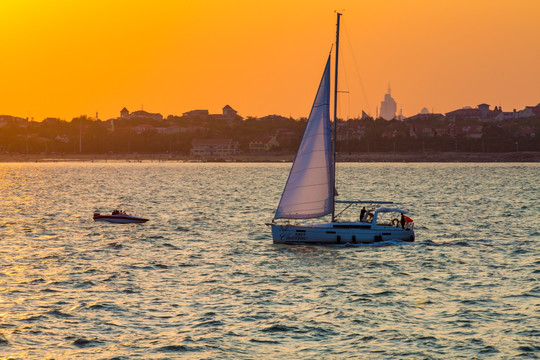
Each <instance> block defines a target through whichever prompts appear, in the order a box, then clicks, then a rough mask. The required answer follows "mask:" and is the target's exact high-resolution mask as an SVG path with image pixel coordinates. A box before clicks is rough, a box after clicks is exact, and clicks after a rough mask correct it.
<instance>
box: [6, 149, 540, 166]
mask: <svg viewBox="0 0 540 360" xmlns="http://www.w3.org/2000/svg"><path fill="white" fill-rule="evenodd" d="M293 159H294V154H283V153H279V154H277V153H271V154H268V153H266V154H242V155H234V156H228V157H214V156H207V157H191V156H185V155H174V154H68V155H61V154H53V155H51V154H48V155H47V154H41V155H37V154H30V155H26V154H0V163H17V162H38V163H41V162H78V161H79V162H193V163H197V162H268V163H272V162H292V161H293ZM338 161H339V162H405V163H416V162H472V163H487V162H540V152H526V151H523V152H509V153H461V152H442V153H428V152H426V153H351V154H349V153H347V154H340V155H339V156H338Z"/></svg>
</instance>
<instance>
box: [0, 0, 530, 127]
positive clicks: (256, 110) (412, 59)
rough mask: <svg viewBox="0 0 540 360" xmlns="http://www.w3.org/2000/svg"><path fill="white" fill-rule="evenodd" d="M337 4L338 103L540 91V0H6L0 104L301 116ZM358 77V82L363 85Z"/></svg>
mask: <svg viewBox="0 0 540 360" xmlns="http://www.w3.org/2000/svg"><path fill="white" fill-rule="evenodd" d="M336 9H339V10H343V12H344V17H343V19H342V20H343V28H342V31H343V32H342V34H343V36H342V38H341V40H342V47H341V49H342V53H341V54H342V59H343V66H342V75H344V76H343V77H341V80H340V81H341V85H342V86H340V88H341V90H347V91H349V93H348V94H346V95H343V96H342V97H341V100H340V115H341V116H342V117H349V116H350V117H354V116H357V115H359V114H361V112H362V110H365V111H366V112H368V113H370V114H372V115H375V112H376V107H377V106H380V102H381V100H382V99H383V96H384V93H385V91H386V89H387V87H388V83H390V84H391V87H392V95H393V97H394V98H395V100H396V101H397V103H398V108H399V107H402V108H403V113H404V114H405V115H413V114H416V113H418V112H419V111H420V110H421V109H422V108H423V107H427V108H428V109H429V110H434V111H435V112H448V111H451V110H454V109H457V108H460V107H463V106H467V105H468V106H476V105H478V104H480V103H482V102H486V103H488V104H491V105H492V106H495V105H502V107H503V110H507V111H511V110H512V109H513V108H517V109H521V108H523V107H524V106H526V105H536V104H537V103H539V102H540V41H539V40H538V36H539V35H540V21H539V19H540V1H538V0H452V1H446V0H444V1H433V0H407V1H405V0H343V1H341V0H335V1H328V0H257V1H245V0H244V1H240V0H227V1H218V0H206V1H205V0H176V1H167V0H153V1H149V0H147V1H140V0H115V1H111V0H92V1H84V2H83V1H73V0H17V1H2V2H0V46H1V49H2V52H1V53H0V79H1V84H0V114H8V115H14V116H20V117H25V118H26V117H28V118H34V119H35V120H37V121H41V120H43V119H44V118H46V117H59V118H61V119H65V120H71V119H72V118H73V117H76V116H79V115H82V114H86V115H88V116H91V117H95V113H96V112H99V117H100V118H101V119H108V118H111V117H117V116H119V111H120V109H122V107H124V106H126V107H127V108H128V109H129V110H130V111H134V110H139V109H141V107H144V110H146V111H149V112H160V113H161V114H163V115H164V116H167V115H169V114H174V115H181V114H182V113H183V112H186V111H189V110H193V109H208V110H210V112H211V113H218V112H221V108H222V107H223V106H224V105H226V104H229V105H231V106H232V107H233V108H235V109H236V110H237V111H238V112H239V113H240V115H242V116H244V117H246V116H264V115H269V114H280V115H284V116H293V117H295V118H297V117H301V116H307V115H308V114H309V110H310V107H311V103H312V101H313V98H314V96H315V91H316V88H317V85H318V82H319V80H320V77H321V74H322V70H323V66H324V64H325V60H326V56H327V54H328V52H329V50H330V46H331V43H332V42H333V41H334V37H335V14H334V10H336ZM361 84H363V86H361Z"/></svg>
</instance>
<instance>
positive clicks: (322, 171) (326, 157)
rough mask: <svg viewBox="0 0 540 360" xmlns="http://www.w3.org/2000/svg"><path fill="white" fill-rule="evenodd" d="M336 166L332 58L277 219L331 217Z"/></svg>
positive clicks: (316, 98) (312, 109) (307, 125)
mask: <svg viewBox="0 0 540 360" xmlns="http://www.w3.org/2000/svg"><path fill="white" fill-rule="evenodd" d="M333 166H334V165H333V161H332V142H331V127H330V57H328V61H327V62H326V67H325V70H324V74H323V77H322V79H321V83H320V85H319V89H318V90H317V96H316V97H315V101H314V103H313V107H312V108H311V113H310V115H309V119H308V121H307V124H306V128H305V130H304V135H303V136H302V141H301V143H300V146H299V148H298V152H297V153H296V157H295V159H294V163H293V165H292V168H291V172H290V174H289V178H288V179H287V184H286V185H285V189H284V190H283V194H282V195H281V200H280V202H279V206H278V208H277V210H276V215H275V218H276V219H279V218H286V219H311V218H316V217H321V216H324V215H328V214H330V213H331V212H332V205H333V204H332V203H333V200H334V199H333V196H334V171H333Z"/></svg>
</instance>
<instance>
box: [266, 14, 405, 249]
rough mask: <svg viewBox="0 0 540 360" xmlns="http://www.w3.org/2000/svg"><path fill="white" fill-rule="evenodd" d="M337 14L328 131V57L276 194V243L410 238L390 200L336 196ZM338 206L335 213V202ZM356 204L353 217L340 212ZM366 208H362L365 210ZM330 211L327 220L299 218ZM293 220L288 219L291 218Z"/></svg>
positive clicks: (366, 241)
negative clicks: (279, 192)
mask: <svg viewBox="0 0 540 360" xmlns="http://www.w3.org/2000/svg"><path fill="white" fill-rule="evenodd" d="M340 17H341V14H340V13H338V14H337V31H336V44H335V45H336V46H335V74H334V75H335V78H334V109H333V110H334V131H333V133H332V127H331V121H330V62H331V61H330V60H331V54H330V55H329V56H328V60H327V61H326V65H325V67H324V72H323V76H322V79H321V82H320V84H319V88H318V90H317V95H316V96H315V101H314V102H313V106H312V108H311V112H310V115H309V118H308V121H307V123H306V127H305V129H304V134H303V136H302V140H301V142H300V145H299V147H298V151H297V153H296V156H295V158H294V162H293V165H292V167H291V170H290V173H289V177H288V179H287V183H286V184H285V188H284V190H283V193H282V195H281V199H280V202H279V205H278V207H277V210H276V213H275V215H274V219H272V222H271V223H268V224H267V225H269V226H271V228H272V238H273V241H274V243H276V244H347V243H349V244H361V243H375V242H380V241H387V240H401V241H414V236H415V235H414V222H413V220H412V219H411V218H409V217H408V216H406V215H405V214H407V211H405V210H402V209H400V208H396V207H391V206H390V205H391V204H393V202H391V201H372V200H367V201H366V200H354V201H346V200H337V199H336V197H337V196H338V192H337V190H336V181H335V180H336V179H335V178H336V158H337V152H336V139H337V136H336V133H337V93H338V87H337V80H338V58H339V27H340ZM337 204H340V206H342V207H343V209H342V210H341V211H339V213H337V211H336V210H337V209H336V205H337ZM360 206H362V210H360V214H359V217H358V221H356V218H355V220H354V221H350V220H342V218H343V217H344V216H343V214H344V213H345V212H346V211H347V212H349V211H351V210H352V209H358V208H359V207H360ZM366 207H367V208H366ZM328 215H331V220H330V221H329V222H328V221H326V222H314V223H310V222H305V221H306V220H311V219H317V218H323V217H325V216H328ZM291 220H292V221H294V223H292V222H291Z"/></svg>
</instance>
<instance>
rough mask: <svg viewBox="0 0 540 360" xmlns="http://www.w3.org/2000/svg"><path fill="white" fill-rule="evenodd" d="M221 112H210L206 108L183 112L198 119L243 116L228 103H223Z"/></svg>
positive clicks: (229, 118)
mask: <svg viewBox="0 0 540 360" xmlns="http://www.w3.org/2000/svg"><path fill="white" fill-rule="evenodd" d="M221 111H222V113H221V114H210V113H209V111H208V110H191V111H188V112H185V113H183V116H185V117H192V118H200V119H218V120H226V121H232V120H242V119H243V117H241V116H240V115H238V111H236V110H234V109H233V108H232V107H230V106H229V105H225V106H224V107H223V109H221Z"/></svg>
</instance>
